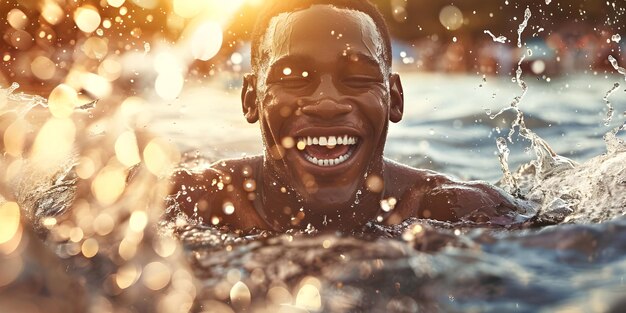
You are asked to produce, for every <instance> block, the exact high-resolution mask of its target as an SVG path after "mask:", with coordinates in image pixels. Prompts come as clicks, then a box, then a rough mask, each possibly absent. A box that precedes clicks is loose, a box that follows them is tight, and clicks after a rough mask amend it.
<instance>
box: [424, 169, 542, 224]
mask: <svg viewBox="0 0 626 313" xmlns="http://www.w3.org/2000/svg"><path fill="white" fill-rule="evenodd" d="M418 207H419V209H418V212H417V216H418V217H422V218H432V219H437V220H443V221H450V222H457V221H469V222H475V223H489V224H494V225H511V224H519V223H522V222H524V221H526V220H528V219H529V218H530V217H531V216H532V215H534V213H535V209H534V206H533V204H532V203H531V202H529V201H526V200H522V199H517V198H514V197H513V196H511V195H510V194H508V193H506V192H505V191H504V190H502V189H500V188H498V187H496V186H494V185H491V184H489V183H486V182H480V181H470V182H458V181H454V180H452V179H450V180H447V181H444V182H442V183H441V184H439V185H438V186H436V187H434V188H432V189H430V190H429V191H427V192H426V193H425V194H424V195H423V197H422V199H421V201H420V203H419V205H418Z"/></svg>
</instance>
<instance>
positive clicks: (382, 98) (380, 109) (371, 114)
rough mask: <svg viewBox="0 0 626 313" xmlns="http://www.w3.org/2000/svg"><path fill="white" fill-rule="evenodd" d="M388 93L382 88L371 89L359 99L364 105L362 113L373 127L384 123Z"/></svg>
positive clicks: (386, 115)
mask: <svg viewBox="0 0 626 313" xmlns="http://www.w3.org/2000/svg"><path fill="white" fill-rule="evenodd" d="M387 98H388V94H387V93H386V92H385V91H383V90H373V91H370V92H368V93H367V94H366V95H364V97H363V99H362V100H361V101H362V102H361V103H363V104H364V105H363V106H362V108H363V113H364V114H365V116H366V118H367V120H368V121H369V122H370V123H371V125H372V127H373V128H381V127H384V126H385V125H386V121H387V120H388V114H389V105H388V103H389V100H388V99H387Z"/></svg>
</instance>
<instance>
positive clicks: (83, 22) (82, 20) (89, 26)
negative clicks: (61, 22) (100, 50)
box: [74, 5, 100, 33]
mask: <svg viewBox="0 0 626 313" xmlns="http://www.w3.org/2000/svg"><path fill="white" fill-rule="evenodd" d="M74 22H76V26H78V28H79V29H80V30H82V31H83V32H85V33H91V32H93V31H95V30H96V28H98V26H100V14H99V13H98V9H96V8H95V7H93V6H91V5H84V6H82V7H79V8H78V9H76V12H74Z"/></svg>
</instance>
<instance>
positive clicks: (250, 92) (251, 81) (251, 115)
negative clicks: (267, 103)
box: [241, 74, 259, 124]
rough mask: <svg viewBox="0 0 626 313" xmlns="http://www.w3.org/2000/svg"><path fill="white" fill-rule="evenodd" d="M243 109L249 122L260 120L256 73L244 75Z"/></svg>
mask: <svg viewBox="0 0 626 313" xmlns="http://www.w3.org/2000/svg"><path fill="white" fill-rule="evenodd" d="M241 109H242V110H243V116H245V117H246V120H247V121H248V123H250V124H254V123H256V122H257V121H258V120H259V108H258V106H257V103H256V76H255V75H254V74H246V75H244V76H243V86H242V87H241Z"/></svg>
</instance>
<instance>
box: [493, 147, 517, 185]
mask: <svg viewBox="0 0 626 313" xmlns="http://www.w3.org/2000/svg"><path fill="white" fill-rule="evenodd" d="M496 146H497V148H498V159H500V167H501V168H502V173H503V174H504V176H503V177H502V187H503V189H504V190H505V191H506V192H508V193H510V194H512V195H515V196H519V191H520V190H519V187H518V184H517V181H516V180H515V178H514V177H513V175H512V174H511V170H510V169H509V154H510V153H511V150H509V147H508V146H507V144H506V139H505V138H504V137H498V139H496Z"/></svg>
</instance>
